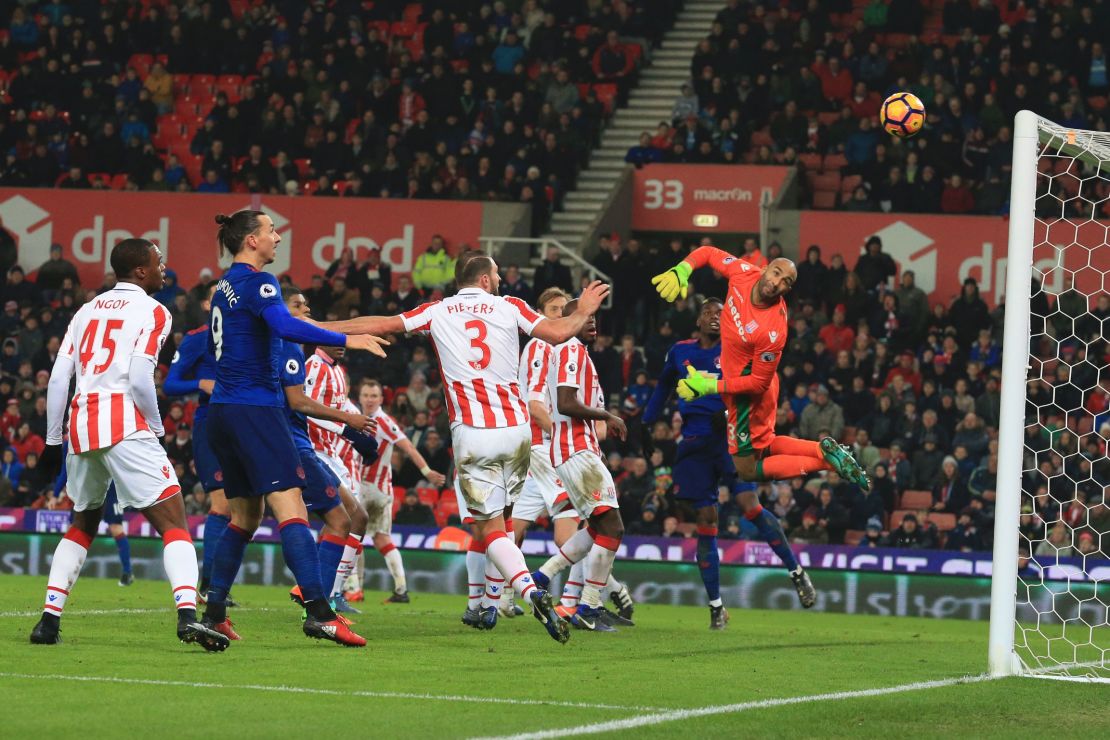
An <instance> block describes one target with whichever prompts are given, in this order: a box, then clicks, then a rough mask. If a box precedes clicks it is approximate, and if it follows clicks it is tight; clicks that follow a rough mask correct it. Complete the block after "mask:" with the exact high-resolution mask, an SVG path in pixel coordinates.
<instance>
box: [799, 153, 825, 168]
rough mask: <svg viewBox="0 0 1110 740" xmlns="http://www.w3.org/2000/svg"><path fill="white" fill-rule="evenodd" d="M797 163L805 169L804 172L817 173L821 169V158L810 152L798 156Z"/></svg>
mask: <svg viewBox="0 0 1110 740" xmlns="http://www.w3.org/2000/svg"><path fill="white" fill-rule="evenodd" d="M798 161H799V162H800V163H801V164H802V166H803V167H805V168H806V172H817V171H818V170H820V169H821V161H822V157H821V155H820V154H815V153H810V152H806V153H804V154H799V155H798Z"/></svg>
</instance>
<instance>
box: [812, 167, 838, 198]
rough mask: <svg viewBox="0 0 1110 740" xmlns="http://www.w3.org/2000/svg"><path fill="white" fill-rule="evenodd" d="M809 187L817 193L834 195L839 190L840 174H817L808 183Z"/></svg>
mask: <svg viewBox="0 0 1110 740" xmlns="http://www.w3.org/2000/svg"><path fill="white" fill-rule="evenodd" d="M810 187H812V188H813V189H814V190H818V191H827V192H829V193H835V192H837V191H838V190H840V173H838V172H819V173H816V174H814V176H813V180H812V181H811V182H810Z"/></svg>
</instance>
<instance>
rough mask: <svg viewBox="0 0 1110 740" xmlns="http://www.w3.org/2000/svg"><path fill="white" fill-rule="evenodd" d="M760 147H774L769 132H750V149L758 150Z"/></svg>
mask: <svg viewBox="0 0 1110 740" xmlns="http://www.w3.org/2000/svg"><path fill="white" fill-rule="evenodd" d="M761 146H769V147H774V146H775V140H774V139H773V138H772V137H771V134H770V132H768V131H767V130H765V129H760V130H759V131H753V132H752V149H759V147H761Z"/></svg>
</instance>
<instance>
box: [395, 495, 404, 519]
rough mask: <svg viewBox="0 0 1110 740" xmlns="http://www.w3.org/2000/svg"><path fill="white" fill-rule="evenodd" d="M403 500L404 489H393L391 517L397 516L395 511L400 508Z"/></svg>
mask: <svg viewBox="0 0 1110 740" xmlns="http://www.w3.org/2000/svg"><path fill="white" fill-rule="evenodd" d="M404 500H405V489H404V488H394V489H393V515H394V516H396V515H397V510H398V509H400V508H401V504H402V503H403V502H404Z"/></svg>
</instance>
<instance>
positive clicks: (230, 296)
mask: <svg viewBox="0 0 1110 740" xmlns="http://www.w3.org/2000/svg"><path fill="white" fill-rule="evenodd" d="M216 290H217V291H219V292H220V293H223V294H224V296H225V297H226V298H227V305H228V306H230V307H234V306H235V304H236V303H238V302H239V296H238V295H236V294H235V288H234V287H232V285H231V283H229V282H228V281H227V279H226V278H221V279H220V282H218V283H216Z"/></svg>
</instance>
